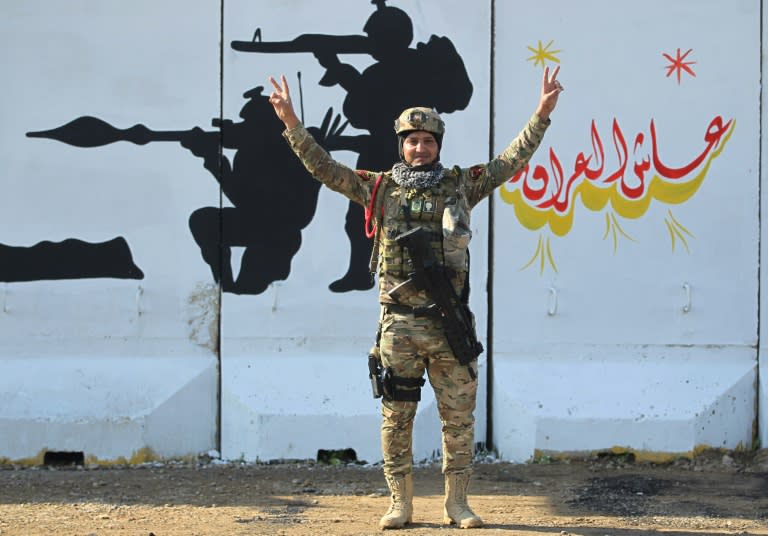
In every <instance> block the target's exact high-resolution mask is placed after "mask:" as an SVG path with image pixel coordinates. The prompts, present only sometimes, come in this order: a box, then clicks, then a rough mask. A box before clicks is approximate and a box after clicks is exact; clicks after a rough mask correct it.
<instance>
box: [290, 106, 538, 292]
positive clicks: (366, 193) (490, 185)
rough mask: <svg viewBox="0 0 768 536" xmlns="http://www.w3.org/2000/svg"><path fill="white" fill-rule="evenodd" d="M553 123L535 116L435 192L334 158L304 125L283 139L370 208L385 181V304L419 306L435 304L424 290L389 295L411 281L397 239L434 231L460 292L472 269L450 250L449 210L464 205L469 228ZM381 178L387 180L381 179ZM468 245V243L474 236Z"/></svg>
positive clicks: (328, 181)
mask: <svg viewBox="0 0 768 536" xmlns="http://www.w3.org/2000/svg"><path fill="white" fill-rule="evenodd" d="M549 123H550V122H549V121H542V120H541V119H540V118H539V117H538V116H537V115H535V114H534V115H533V116H532V117H531V119H530V120H529V121H528V123H527V124H526V126H525V128H523V130H522V131H521V132H520V133H519V134H518V135H517V137H516V138H515V139H514V140H513V141H512V143H510V144H509V146H507V148H506V149H504V151H502V153H501V154H500V155H498V156H497V157H496V158H494V159H493V160H491V161H490V162H488V163H486V164H478V165H475V166H472V167H469V168H461V167H459V166H454V167H452V168H446V173H445V176H444V178H443V180H442V181H441V183H440V184H439V185H437V186H435V187H434V188H431V189H415V188H407V189H401V188H400V186H398V185H397V184H396V183H395V182H394V180H392V179H391V172H390V171H378V172H375V171H367V170H353V169H351V168H349V167H347V166H345V165H344V164H341V163H339V162H337V161H335V160H334V159H333V158H331V156H330V155H329V154H328V153H327V152H326V151H325V150H324V149H323V148H322V147H321V146H320V145H319V144H318V143H317V142H316V141H315V139H314V138H313V137H312V135H311V134H310V133H309V132H308V131H307V129H306V128H304V126H303V125H301V124H299V125H297V126H296V127H295V128H292V129H290V130H286V131H285V132H284V133H283V136H284V137H285V138H286V140H288V143H289V144H290V146H291V148H292V149H293V151H294V152H295V153H296V155H297V156H298V157H299V159H301V161H302V163H303V164H304V166H305V167H306V168H307V170H308V171H309V172H310V173H311V174H312V175H313V176H314V177H315V178H316V179H317V180H319V181H320V182H322V183H323V184H325V185H326V186H328V188H330V189H331V190H334V191H337V192H339V193H341V194H343V195H344V196H346V197H347V198H349V199H350V200H352V201H354V202H355V203H358V204H360V205H362V206H363V207H365V208H366V210H370V209H371V208H373V204H372V202H371V201H372V199H371V198H372V196H373V192H374V189H375V186H376V185H377V183H379V187H378V188H377V193H376V201H375V206H376V210H375V212H376V213H377V214H376V216H378V217H377V220H378V223H380V226H381V229H379V230H378V232H379V238H380V239H381V246H382V248H381V251H380V252H379V253H380V254H379V263H378V272H379V299H380V301H381V303H393V302H395V301H397V302H399V303H403V304H406V305H411V306H416V305H425V304H427V303H429V301H430V300H429V299H428V297H426V296H425V295H424V293H423V292H413V293H412V294H410V295H401V296H399V297H398V299H397V300H394V299H393V298H392V296H390V294H389V291H390V290H391V289H392V288H394V287H395V286H397V285H399V284H400V283H402V282H403V281H405V280H406V279H408V275H407V264H408V258H407V252H403V251H401V250H400V249H398V247H397V245H396V242H395V241H394V238H395V236H397V235H398V234H399V233H401V232H403V231H405V230H407V229H408V228H410V227H411V225H414V226H416V225H420V226H422V227H425V228H426V229H427V230H428V231H431V233H432V236H433V238H432V239H431V241H432V244H433V250H434V251H435V253H436V255H437V258H438V259H441V260H442V262H443V263H444V264H446V266H448V267H449V268H451V269H452V270H451V272H450V273H451V275H452V281H453V283H454V287H455V288H456V290H457V292H458V293H459V294H460V293H461V289H462V288H463V286H464V282H465V280H466V277H467V265H466V260H465V256H464V255H461V254H459V255H454V254H452V253H450V252H449V251H448V249H446V250H445V251H444V248H443V240H442V237H443V234H444V211H445V209H446V208H449V207H454V206H458V207H459V210H458V212H459V214H460V215H461V217H463V219H464V222H463V224H464V225H466V227H467V230H468V228H469V211H470V210H471V209H472V208H473V207H474V206H475V205H477V204H478V203H479V202H480V201H482V200H483V199H485V198H486V197H488V196H489V195H490V194H491V192H493V190H494V189H495V188H497V187H499V186H501V185H502V184H503V183H504V182H506V181H507V180H508V179H509V178H510V177H512V176H513V175H515V174H516V173H517V172H518V171H519V170H520V169H522V168H523V167H525V166H526V165H527V164H528V161H529V160H530V158H531V156H532V155H533V153H534V152H535V151H536V149H537V148H538V146H539V144H540V143H541V140H542V138H543V137H544V133H545V132H546V130H547V127H548V126H549ZM380 177H381V178H382V181H379V178H380ZM403 190H405V191H403ZM380 196H381V199H380ZM406 203H407V204H409V207H410V211H409V213H410V218H409V219H408V221H406V218H405V217H404V215H403V210H402V209H401V205H403V204H406ZM379 208H380V210H379ZM466 242H467V243H468V238H467V240H466ZM464 249H466V244H465V245H464ZM459 253H461V252H459Z"/></svg>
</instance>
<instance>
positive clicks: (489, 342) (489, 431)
mask: <svg viewBox="0 0 768 536" xmlns="http://www.w3.org/2000/svg"><path fill="white" fill-rule="evenodd" d="M490 7H491V20H490V40H489V43H488V45H489V47H490V51H489V52H490V53H489V55H488V56H489V58H488V59H489V84H488V85H489V92H488V93H489V94H488V96H489V103H488V161H489V162H490V161H491V160H492V159H493V139H494V137H495V129H494V120H495V114H496V108H495V101H494V99H495V93H494V91H495V88H494V85H495V82H496V77H495V74H496V73H495V65H494V63H495V61H496V0H490ZM494 208H495V207H494V196H493V195H491V196H488V274H487V278H486V285H487V286H486V300H487V302H486V308H487V311H488V314H487V318H488V325H487V326H486V337H485V340H486V354H485V364H486V374H485V412H486V413H485V421H486V424H485V448H486V450H494V445H493V432H494V430H493V378H494V375H493V260H494V253H495V252H494V240H495V234H494V231H493V222H494V216H495V211H494Z"/></svg>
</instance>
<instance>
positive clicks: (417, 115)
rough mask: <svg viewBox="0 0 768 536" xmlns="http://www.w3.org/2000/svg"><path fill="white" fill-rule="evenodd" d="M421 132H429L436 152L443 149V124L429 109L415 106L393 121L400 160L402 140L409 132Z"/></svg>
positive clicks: (435, 113)
mask: <svg viewBox="0 0 768 536" xmlns="http://www.w3.org/2000/svg"><path fill="white" fill-rule="evenodd" d="M417 130H423V131H424V132H429V133H430V134H432V135H433V136H434V137H435V140H436V141H437V147H438V152H439V151H440V149H441V148H442V147H443V134H445V123H444V122H443V120H442V119H440V116H439V115H438V114H437V112H436V111H434V110H433V109H431V108H425V107H423V106H416V107H415V108H407V109H405V110H403V113H401V114H400V116H399V117H398V118H397V119H395V133H396V134H397V138H398V146H399V152H400V158H402V157H403V140H404V139H405V138H406V137H407V136H408V134H410V133H411V132H414V131H417Z"/></svg>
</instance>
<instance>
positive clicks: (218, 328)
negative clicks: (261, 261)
mask: <svg viewBox="0 0 768 536" xmlns="http://www.w3.org/2000/svg"><path fill="white" fill-rule="evenodd" d="M223 120H224V0H221V2H220V3H219V121H221V122H220V123H219V124H223ZM218 172H219V179H221V178H223V176H224V175H223V173H224V132H223V130H221V129H219V170H218ZM223 208H224V188H223V187H222V185H221V180H219V260H218V262H219V274H223V273H224V255H223V251H222V247H223V245H224V243H223V242H224V216H223V214H224V211H223V210H222V209H223ZM221 279H222V278H221V277H219V284H218V287H217V290H218V299H217V300H216V304H217V305H216V306H217V308H218V310H217V311H216V361H217V364H218V366H217V371H216V372H217V373H216V432H215V434H216V437H215V440H214V443H215V444H216V450H217V451H218V452H219V456H221V413H222V408H221V401H222V378H221V365H222V356H221V313H222V298H223V294H224V293H223V289H222V286H221Z"/></svg>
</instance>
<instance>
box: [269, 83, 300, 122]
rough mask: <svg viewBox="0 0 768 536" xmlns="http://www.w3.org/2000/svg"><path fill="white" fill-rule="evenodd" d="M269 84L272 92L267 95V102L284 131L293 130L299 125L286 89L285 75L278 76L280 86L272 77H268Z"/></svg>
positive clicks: (289, 94)
mask: <svg viewBox="0 0 768 536" xmlns="http://www.w3.org/2000/svg"><path fill="white" fill-rule="evenodd" d="M269 82H270V83H271V84H272V87H273V88H274V90H273V91H272V93H271V94H270V95H269V102H270V104H272V107H273V108H274V109H275V113H276V114H277V117H278V118H279V119H280V121H282V122H283V124H285V128H286V130H290V129H292V128H294V127H295V126H296V125H298V124H299V123H300V121H299V118H298V116H297V115H296V112H295V111H294V109H293V102H292V101H291V92H290V90H289V89H288V81H287V80H286V79H285V75H284V74H281V75H280V84H278V83H277V81H276V80H275V79H274V78H273V77H271V76H270V77H269Z"/></svg>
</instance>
